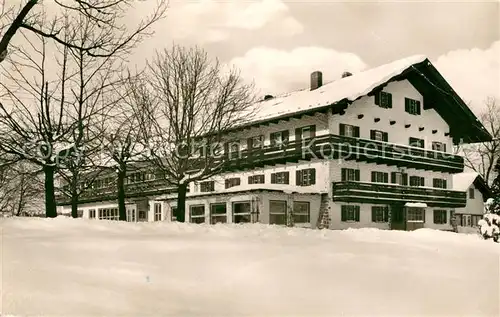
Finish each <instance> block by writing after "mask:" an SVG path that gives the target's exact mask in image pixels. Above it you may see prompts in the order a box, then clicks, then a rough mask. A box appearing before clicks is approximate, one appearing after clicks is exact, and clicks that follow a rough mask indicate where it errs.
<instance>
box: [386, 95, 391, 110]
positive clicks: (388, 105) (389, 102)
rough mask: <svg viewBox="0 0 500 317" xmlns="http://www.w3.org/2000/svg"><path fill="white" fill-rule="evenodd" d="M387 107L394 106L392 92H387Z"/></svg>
mask: <svg viewBox="0 0 500 317" xmlns="http://www.w3.org/2000/svg"><path fill="white" fill-rule="evenodd" d="M387 108H392V94H389V93H388V94H387Z"/></svg>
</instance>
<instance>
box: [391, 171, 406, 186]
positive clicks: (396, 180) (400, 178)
mask: <svg viewBox="0 0 500 317" xmlns="http://www.w3.org/2000/svg"><path fill="white" fill-rule="evenodd" d="M391 183H392V184H398V185H403V186H406V185H408V174H406V173H399V172H391Z"/></svg>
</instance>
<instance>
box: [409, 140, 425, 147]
mask: <svg viewBox="0 0 500 317" xmlns="http://www.w3.org/2000/svg"><path fill="white" fill-rule="evenodd" d="M409 143H410V144H409V145H410V146H413V147H419V148H422V149H423V148H424V147H425V142H424V140H423V139H419V138H410V142H409Z"/></svg>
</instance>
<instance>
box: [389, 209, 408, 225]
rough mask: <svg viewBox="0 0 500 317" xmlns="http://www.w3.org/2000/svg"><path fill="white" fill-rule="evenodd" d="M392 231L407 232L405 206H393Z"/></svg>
mask: <svg viewBox="0 0 500 317" xmlns="http://www.w3.org/2000/svg"><path fill="white" fill-rule="evenodd" d="M391 229H392V230H406V213H405V207H404V205H403V204H396V205H391Z"/></svg>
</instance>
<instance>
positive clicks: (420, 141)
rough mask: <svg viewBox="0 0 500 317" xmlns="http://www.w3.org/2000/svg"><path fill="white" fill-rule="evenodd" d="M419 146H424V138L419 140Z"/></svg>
mask: <svg viewBox="0 0 500 317" xmlns="http://www.w3.org/2000/svg"><path fill="white" fill-rule="evenodd" d="M418 143H419V144H420V147H421V148H422V149H423V148H424V147H425V144H424V140H419V142H418Z"/></svg>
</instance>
